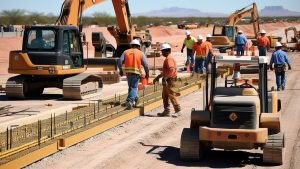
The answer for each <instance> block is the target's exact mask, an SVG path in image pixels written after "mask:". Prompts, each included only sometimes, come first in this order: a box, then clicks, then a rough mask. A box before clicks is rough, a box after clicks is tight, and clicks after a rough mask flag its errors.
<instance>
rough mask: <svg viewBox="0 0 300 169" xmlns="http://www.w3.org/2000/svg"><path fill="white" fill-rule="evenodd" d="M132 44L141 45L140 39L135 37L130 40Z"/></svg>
mask: <svg viewBox="0 0 300 169" xmlns="http://www.w3.org/2000/svg"><path fill="white" fill-rule="evenodd" d="M130 45H139V46H141V44H140V41H139V40H137V39H133V40H132V41H131V42H130Z"/></svg>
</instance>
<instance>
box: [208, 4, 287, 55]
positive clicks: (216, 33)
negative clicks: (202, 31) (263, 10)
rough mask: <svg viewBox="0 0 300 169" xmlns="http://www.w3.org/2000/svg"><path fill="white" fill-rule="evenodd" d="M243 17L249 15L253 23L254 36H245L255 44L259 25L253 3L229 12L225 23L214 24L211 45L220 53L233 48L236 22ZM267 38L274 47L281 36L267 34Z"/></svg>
mask: <svg viewBox="0 0 300 169" xmlns="http://www.w3.org/2000/svg"><path fill="white" fill-rule="evenodd" d="M245 17H251V20H250V22H251V23H252V24H253V33H254V36H252V37H251V36H247V38H248V39H251V41H252V44H253V45H256V39H257V37H258V36H259V31H260V26H259V15H258V11H257V6H256V4H255V3H253V4H251V5H248V6H246V7H244V8H242V9H239V10H237V11H235V12H234V13H232V14H230V15H229V16H228V18H227V21H226V23H225V25H214V28H213V33H212V39H211V42H212V44H213V47H214V48H218V49H219V50H220V52H221V53H225V52H226V50H227V49H233V47H234V46H235V37H236V35H237V31H238V28H237V26H236V24H237V23H238V22H239V21H241V20H242V19H243V18H245ZM268 38H269V40H270V42H271V47H274V45H275V43H276V42H278V41H281V37H276V36H268Z"/></svg>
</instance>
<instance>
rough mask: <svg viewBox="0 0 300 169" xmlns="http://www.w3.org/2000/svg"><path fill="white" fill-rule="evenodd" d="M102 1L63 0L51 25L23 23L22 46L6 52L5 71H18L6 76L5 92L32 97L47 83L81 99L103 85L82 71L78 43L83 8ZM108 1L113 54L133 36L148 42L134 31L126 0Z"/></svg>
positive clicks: (116, 54)
mask: <svg viewBox="0 0 300 169" xmlns="http://www.w3.org/2000/svg"><path fill="white" fill-rule="evenodd" d="M103 1H104V0H65V2H64V3H63V5H62V10H61V14H60V16H59V18H58V20H57V22H56V24H55V25H50V26H25V30H24V36H23V45H22V50H17V51H11V52H10V54H9V68H8V72H9V73H11V74H19V75H17V76H14V77H11V78H9V79H8V80H7V82H6V96H7V97H8V98H14V99H25V98H28V97H36V96H40V95H41V94H42V93H43V90H44V88H48V87H57V88H61V89H63V97H64V98H66V99H84V98H85V97H88V96H90V94H95V93H99V92H100V91H101V89H102V87H103V83H102V79H101V77H100V76H96V75H92V74H89V73H84V72H85V71H86V65H84V59H83V45H82V44H84V42H85V38H84V36H82V35H83V34H82V32H81V30H82V24H81V23H82V22H81V21H82V12H83V11H84V10H86V9H87V8H89V7H92V6H94V5H96V4H98V3H101V2H103ZM112 3H113V6H114V9H115V13H116V18H117V22H118V26H119V28H117V27H113V29H112V28H109V30H110V33H111V34H113V36H114V37H115V38H116V41H117V51H116V53H115V57H118V56H119V55H121V53H122V52H123V51H124V50H125V49H127V48H129V44H130V41H131V40H132V39H133V38H138V39H140V41H141V42H142V44H144V46H147V45H149V44H151V41H150V40H149V34H147V32H145V31H143V32H138V31H136V30H135V28H136V27H135V26H132V25H131V22H130V12H129V5H128V1H127V0H113V1H112ZM147 35H148V36H147ZM82 37H83V38H82ZM95 39H96V41H97V40H98V41H100V40H102V39H99V38H95ZM115 61H116V60H114V62H115Z"/></svg>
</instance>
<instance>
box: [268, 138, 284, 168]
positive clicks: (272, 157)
mask: <svg viewBox="0 0 300 169" xmlns="http://www.w3.org/2000/svg"><path fill="white" fill-rule="evenodd" d="M283 148H284V134H283V133H278V134H273V135H269V137H268V141H267V143H266V144H265V146H264V149H263V162H264V163H270V164H277V165H282V163H283Z"/></svg>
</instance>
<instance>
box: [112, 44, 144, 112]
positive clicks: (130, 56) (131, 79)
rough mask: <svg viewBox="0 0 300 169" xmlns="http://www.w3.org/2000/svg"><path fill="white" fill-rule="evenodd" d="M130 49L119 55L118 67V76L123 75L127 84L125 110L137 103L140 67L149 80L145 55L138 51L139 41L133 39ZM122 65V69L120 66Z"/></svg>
mask: <svg viewBox="0 0 300 169" xmlns="http://www.w3.org/2000/svg"><path fill="white" fill-rule="evenodd" d="M130 46H131V49H128V50H125V51H124V52H123V54H122V55H121V57H120V59H119V62H118V67H119V70H120V76H123V74H124V73H125V74H126V76H127V83H128V96H127V99H126V103H125V104H124V106H126V109H127V110H130V109H132V108H133V106H136V104H137V102H138V90H137V89H138V83H139V81H140V75H141V70H142V66H143V67H144V70H145V74H146V76H145V78H146V79H148V78H149V68H148V63H147V59H146V56H145V54H144V53H143V52H142V51H141V50H140V46H141V44H140V41H139V40H137V39H134V40H132V41H131V43H130ZM123 64H124V68H122V65H123Z"/></svg>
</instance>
